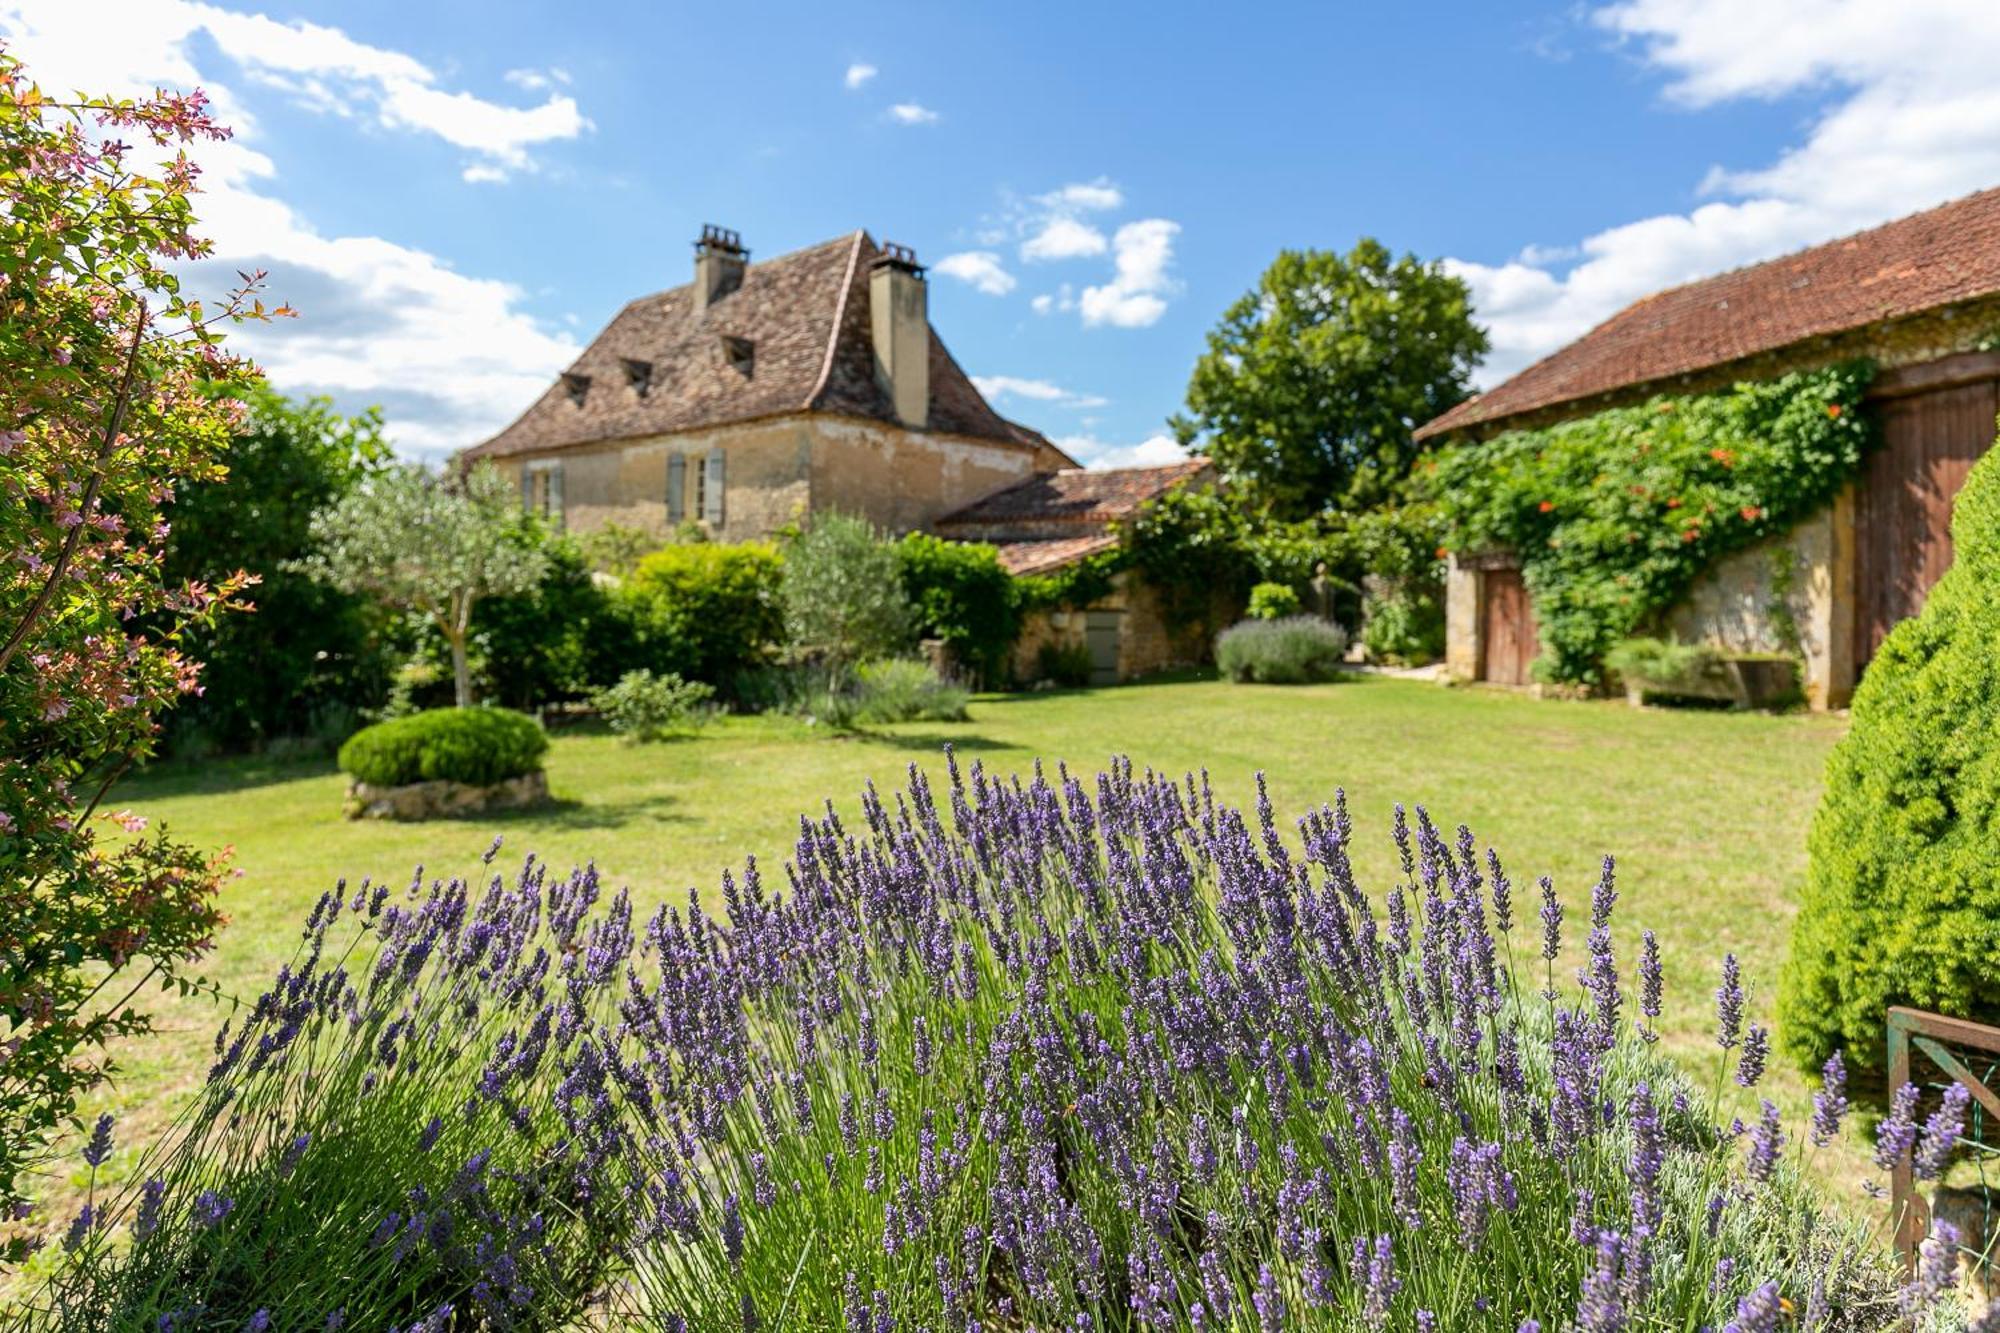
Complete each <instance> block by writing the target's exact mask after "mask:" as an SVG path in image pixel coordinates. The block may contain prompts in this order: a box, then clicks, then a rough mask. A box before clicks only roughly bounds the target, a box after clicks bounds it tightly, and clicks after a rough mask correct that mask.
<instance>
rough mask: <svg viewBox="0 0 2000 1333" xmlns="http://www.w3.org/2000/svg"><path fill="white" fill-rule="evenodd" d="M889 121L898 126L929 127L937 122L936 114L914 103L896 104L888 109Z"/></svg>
mask: <svg viewBox="0 0 2000 1333" xmlns="http://www.w3.org/2000/svg"><path fill="white" fill-rule="evenodd" d="M889 119H891V120H893V121H895V122H896V123H897V124H898V125H930V124H934V123H935V122H936V121H937V119H938V113H937V112H935V111H933V110H931V109H930V108H929V107H927V106H919V105H917V104H916V103H915V102H898V103H896V105H894V106H892V107H890V108H889Z"/></svg>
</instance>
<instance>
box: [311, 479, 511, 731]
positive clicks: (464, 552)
mask: <svg viewBox="0 0 2000 1333" xmlns="http://www.w3.org/2000/svg"><path fill="white" fill-rule="evenodd" d="M541 538H542V532H541V528H540V525H539V523H538V521H537V520H536V519H534V518H533V517H532V516H530V515H528V514H526V513H524V512H523V511H522V509H521V501H520V496H519V494H518V492H516V491H515V489H514V487H513V486H512V485H511V484H509V482H508V481H507V479H506V478H505V477H503V476H501V475H500V472H499V470H498V469H496V468H495V467H493V466H492V465H491V464H490V463H482V464H480V465H478V466H476V467H474V468H472V469H471V470H470V471H468V472H466V473H464V474H463V475H461V476H453V475H449V474H447V475H444V476H439V475H437V474H435V473H432V472H430V471H428V470H426V469H424V468H422V467H418V466H415V465H406V466H403V467H396V468H390V469H388V470H386V471H384V472H382V473H380V474H379V475H377V476H374V477H371V478H370V479H369V480H368V481H367V483H366V484H365V485H363V486H361V487H360V488H359V489H357V490H355V491H353V492H352V493H350V494H349V495H346V496H344V497H342V498H341V499H340V500H338V501H336V502H335V503H333V504H331V505H328V506H327V507H326V508H324V509H321V510H319V511H318V512H316V513H315V514H314V515H313V518H312V543H313V547H314V550H313V553H312V554H311V555H309V556H307V557H306V558H305V559H303V560H301V561H298V562H297V565H296V567H297V568H298V569H300V570H301V571H303V572H305V573H307V574H310V575H312V576H313V577H315V578H317V579H320V580H321V581H323V582H325V583H329V584H332V585H333V586H334V587H336V588H339V589H341V590H342V591H344V592H350V593H360V594H363V595H366V596H370V597H374V598H376V599H377V600H378V601H380V602H382V603H383V604H384V605H386V606H390V607H393V608H396V609H397V610H402V611H413V612H416V613H418V614H420V615H422V616H424V617H425V618H427V619H428V620H430V622H431V623H432V624H434V625H436V626H437V628H438V632H439V633H441V634H443V635H444V638H445V642H446V643H448V644H450V645H451V674H452V690H453V695H454V699H455V701H456V702H457V704H458V706H459V707H460V708H469V707H471V705H472V670H471V667H470V666H469V665H468V662H467V653H466V649H467V644H468V643H469V641H470V640H471V637H472V608H473V607H474V606H475V605H477V604H478V602H479V599H480V598H482V597H489V596H496V595H504V594H508V593H525V592H530V591H532V590H533V589H534V588H535V587H536V586H537V585H539V584H540V583H541V581H542V578H543V576H544V575H546V574H547V572H548V563H549V561H548V554H547V552H546V551H545V550H544V549H543V547H542V540H541Z"/></svg>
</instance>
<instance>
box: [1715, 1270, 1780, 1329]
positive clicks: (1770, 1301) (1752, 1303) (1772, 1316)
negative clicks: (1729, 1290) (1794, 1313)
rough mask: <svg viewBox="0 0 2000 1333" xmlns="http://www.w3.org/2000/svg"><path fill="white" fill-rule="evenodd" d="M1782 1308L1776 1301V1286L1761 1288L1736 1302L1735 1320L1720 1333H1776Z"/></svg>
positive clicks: (1766, 1284) (1771, 1284)
mask: <svg viewBox="0 0 2000 1333" xmlns="http://www.w3.org/2000/svg"><path fill="white" fill-rule="evenodd" d="M1783 1313H1784V1306H1783V1305H1782V1304H1780V1302H1779V1300H1778V1284H1777V1283H1775V1282H1766V1283H1765V1284H1764V1285H1763V1286H1761V1287H1759V1288H1757V1289H1756V1290H1755V1291H1753V1292H1751V1293H1750V1294H1749V1295H1748V1296H1745V1297H1744V1298H1743V1299H1742V1300H1740V1301H1738V1302H1736V1318H1734V1319H1732V1320H1730V1321H1729V1322H1728V1323H1726V1324H1724V1325H1723V1326H1722V1333H1777V1328H1778V1320H1779V1318H1780V1316H1782V1315H1783Z"/></svg>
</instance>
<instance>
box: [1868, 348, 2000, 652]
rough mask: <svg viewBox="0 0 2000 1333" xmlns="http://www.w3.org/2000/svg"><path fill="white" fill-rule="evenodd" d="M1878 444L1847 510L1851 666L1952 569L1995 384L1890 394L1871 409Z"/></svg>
mask: <svg viewBox="0 0 2000 1333" xmlns="http://www.w3.org/2000/svg"><path fill="white" fill-rule="evenodd" d="M1877 410H1878V411H1879V412H1880V418H1881V425H1882V444H1881V447H1880V448H1879V449H1877V450H1876V451H1875V453H1874V454H1873V456H1871V457H1870V458H1869V460H1868V470H1867V477H1866V480H1865V481H1864V483H1863V485H1862V487H1861V490H1860V494H1859V497H1858V503H1857V505H1856V507H1855V530H1856V541H1855V544H1854V588H1855V607H1854V665H1855V669H1856V670H1857V671H1858V670H1859V669H1860V668H1861V667H1863V666H1865V665H1866V664H1867V662H1868V660H1869V659H1870V658H1872V657H1873V656H1874V655H1875V650H1876V649H1878V648H1880V647H1881V646H1882V639H1883V637H1884V636H1886V635H1887V634H1888V633H1889V631H1890V630H1891V629H1893V628H1895V626H1896V623H1897V622H1898V621H1901V620H1905V619H1907V618H1909V617H1910V616H1913V615H1915V614H1916V613H1917V612H1918V611H1919V610H1921V609H1922V607H1923V604H1924V598H1925V596H1926V595H1928V594H1929V592H1930V590H1931V585H1932V584H1934V583H1936V582H1937V581H1938V576H1939V575H1941V574H1943V573H1944V572H1945V570H1947V569H1949V568H1950V567H1951V504H1952V501H1953V500H1954V499H1956V498H1957V496H1958V488H1959V487H1960V486H1963V485H1964V484H1965V474H1966V473H1968V472H1970V471H1971V470H1972V465H1973V464H1974V463H1975V462H1977V461H1978V460H1979V456H1980V455H1981V454H1983V453H1985V452H1986V450H1987V449H1988V447H1990V446H1991V445H1992V443H1993V432H1994V414H1995V412H1996V411H2000V384H1996V383H1995V381H1993V380H1982V381H1979V382H1977V383H1973V384H1962V385H1959V386H1957V387H1955V388H1949V389H1936V390H1932V391H1931V392H1929V393H1916V394H1910V395H1909V396H1907V397H1901V398H1889V399H1886V400H1883V401H1881V402H1880V403H1879V404H1878V408H1877Z"/></svg>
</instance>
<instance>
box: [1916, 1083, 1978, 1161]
mask: <svg viewBox="0 0 2000 1333" xmlns="http://www.w3.org/2000/svg"><path fill="white" fill-rule="evenodd" d="M1971 1102H1972V1094H1971V1093H1970V1092H1968V1091H1967V1090H1966V1087H1965V1085H1964V1084H1963V1083H1954V1084H1952V1085H1951V1086H1950V1087H1948V1088H1946V1089H1945V1090H1944V1100H1943V1101H1941V1102H1939V1103H1938V1109H1937V1110H1935V1111H1933V1112H1932V1113H1931V1117H1930V1119H1929V1120H1926V1121H1925V1122H1924V1130H1923V1137H1922V1138H1921V1139H1919V1140H1918V1142H1917V1151H1916V1156H1915V1157H1914V1158H1913V1159H1912V1160H1913V1162H1914V1164H1915V1166H1916V1170H1917V1179H1919V1180H1936V1179H1937V1178H1938V1177H1939V1176H1941V1175H1943V1174H1944V1169H1945V1167H1946V1165H1947V1164H1949V1163H1950V1161H1951V1153H1952V1149H1954V1148H1956V1147H1957V1146H1958V1136H1959V1135H1960V1134H1963V1133H1964V1132H1965V1111H1966V1108H1967V1107H1968V1106H1969V1105H1970V1104H1971Z"/></svg>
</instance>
